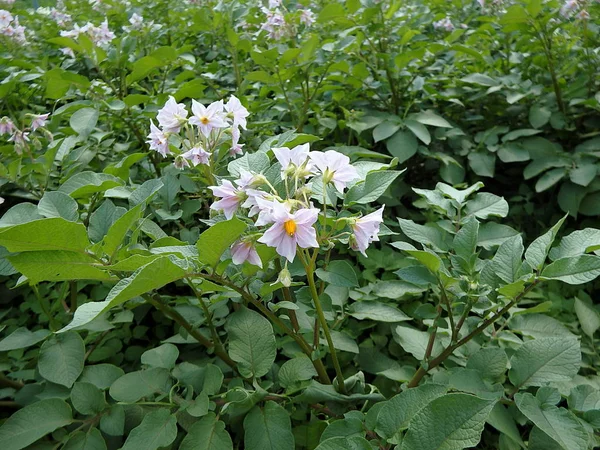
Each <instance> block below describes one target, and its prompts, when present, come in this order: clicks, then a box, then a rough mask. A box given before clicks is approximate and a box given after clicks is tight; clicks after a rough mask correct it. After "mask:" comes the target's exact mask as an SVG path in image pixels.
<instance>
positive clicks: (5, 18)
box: [0, 9, 13, 28]
mask: <svg viewBox="0 0 600 450" xmlns="http://www.w3.org/2000/svg"><path fill="white" fill-rule="evenodd" d="M12 21H13V15H12V14H11V13H10V12H8V11H7V10H5V9H0V28H6V27H8V26H9V25H10V23H11V22H12Z"/></svg>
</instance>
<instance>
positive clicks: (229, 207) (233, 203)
mask: <svg viewBox="0 0 600 450" xmlns="http://www.w3.org/2000/svg"><path fill="white" fill-rule="evenodd" d="M208 188H209V189H210V190H211V191H212V192H213V195H214V196H215V197H221V200H219V201H216V202H214V203H213V204H212V205H210V209H212V210H214V211H223V214H225V218H226V219H227V220H229V219H231V218H232V217H233V215H234V214H235V212H236V211H237V210H238V208H239V207H240V204H241V203H242V201H244V200H245V198H246V194H245V192H244V191H243V190H240V189H238V188H236V187H235V186H234V185H233V183H232V182H231V181H229V180H223V183H222V184H221V185H220V186H209V187H208Z"/></svg>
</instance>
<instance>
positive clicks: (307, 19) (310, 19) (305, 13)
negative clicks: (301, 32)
mask: <svg viewBox="0 0 600 450" xmlns="http://www.w3.org/2000/svg"><path fill="white" fill-rule="evenodd" d="M300 22H301V23H303V24H304V25H306V26H307V27H309V26H311V25H312V24H313V23H315V13H313V12H312V11H311V10H310V9H302V10H300Z"/></svg>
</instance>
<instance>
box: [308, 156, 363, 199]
mask: <svg viewBox="0 0 600 450" xmlns="http://www.w3.org/2000/svg"><path fill="white" fill-rule="evenodd" d="M309 157H310V159H311V161H312V163H313V164H314V165H315V167H316V168H317V169H318V171H319V172H320V173H321V174H323V184H328V183H333V184H334V185H335V188H336V189H337V190H338V191H340V192H344V189H345V188H346V186H347V185H348V183H350V182H351V181H353V180H355V179H357V178H358V172H357V171H356V169H355V168H354V166H352V165H351V164H350V158H348V157H347V156H346V155H344V154H342V153H340V152H336V151H335V150H328V151H326V152H312V153H311V154H310V155H309Z"/></svg>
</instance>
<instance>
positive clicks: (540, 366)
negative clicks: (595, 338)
mask: <svg viewBox="0 0 600 450" xmlns="http://www.w3.org/2000/svg"><path fill="white" fill-rule="evenodd" d="M510 365H511V369H510V371H509V372H508V377H509V379H510V381H511V383H512V384H514V385H515V386H517V387H519V388H522V387H528V386H543V385H545V384H546V383H551V382H555V381H556V382H560V381H569V380H571V379H572V378H573V377H574V376H575V375H577V372H578V371H579V366H580V365H581V350H580V348H579V341H578V340H577V339H574V338H568V337H564V336H561V337H547V338H539V339H534V340H531V341H526V342H525V343H523V345H522V346H521V347H520V348H519V349H518V350H517V351H516V352H515V354H514V355H513V356H512V358H511V359H510Z"/></svg>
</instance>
